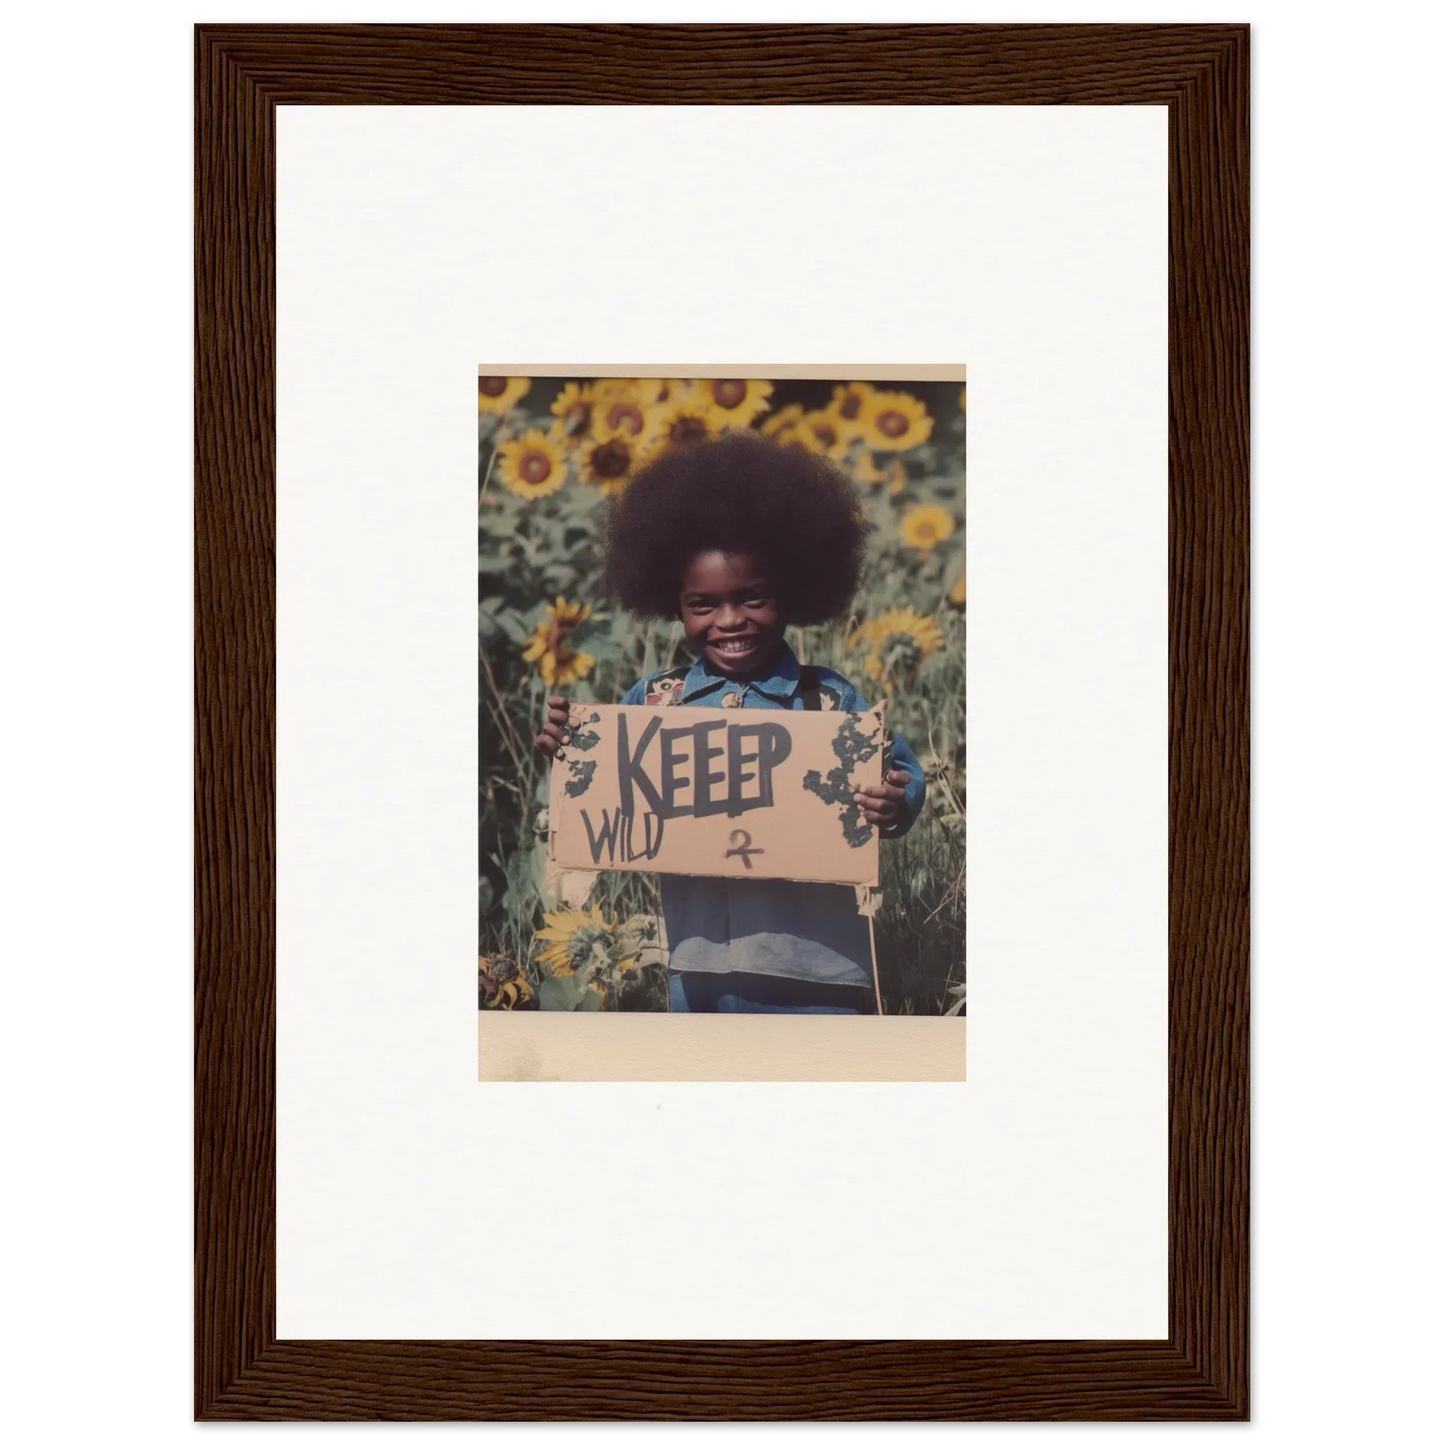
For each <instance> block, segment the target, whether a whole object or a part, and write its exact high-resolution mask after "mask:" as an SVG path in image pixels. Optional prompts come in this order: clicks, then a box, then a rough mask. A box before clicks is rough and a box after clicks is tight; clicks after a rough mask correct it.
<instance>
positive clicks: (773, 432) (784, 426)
mask: <svg viewBox="0 0 1445 1445" xmlns="http://www.w3.org/2000/svg"><path fill="white" fill-rule="evenodd" d="M802 419H803V408H802V407H801V406H799V405H798V403H797V402H795V401H794V402H790V403H789V404H788V405H787V406H785V407H783V408H782V409H781V410H780V411H775V412H774V413H773V414H772V415H771V416H770V417H769V418H768V419H767V420H766V421H765V422H764V423H763V425H762V428H761V430H762V433H763V435H764V436H765V437H777V439H778V440H779V441H780V442H783V441H789V440H790V439H791V438H792V435H793V433H794V432H795V431H797V429H798V423H799V422H800V421H802Z"/></svg>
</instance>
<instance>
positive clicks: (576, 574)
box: [477, 369, 967, 1030]
mask: <svg viewBox="0 0 1445 1445" xmlns="http://www.w3.org/2000/svg"><path fill="white" fill-rule="evenodd" d="M966 399H967V392H966V383H965V380H964V376H963V372H962V370H961V369H959V370H958V371H957V372H956V373H954V374H953V375H952V376H951V377H950V378H949V379H947V380H939V379H937V378H936V376H932V377H925V376H922V375H921V376H920V378H919V379H907V378H905V377H900V376H898V375H896V374H895V373H894V372H892V371H890V372H889V373H888V374H887V375H886V376H884V375H881V374H875V375H874V376H872V377H866V376H860V377H857V378H849V379H846V380H839V379H836V378H810V377H799V376H782V375H778V374H776V373H775V374H773V375H771V376H767V375H762V374H758V375H737V376H732V375H727V376H707V377H699V376H693V377H688V376H681V377H664V376H660V375H658V376H640V375H598V374H595V373H591V374H589V373H586V372H584V371H581V370H579V371H578V373H577V374H575V375H568V376H561V375H549V376H542V375H536V374H533V375H491V374H481V375H479V377H478V382H477V403H478V437H479V454H478V505H477V536H478V633H479V638H478V640H479V650H478V692H479V707H478V742H479V753H478V759H479V798H478V826H479V859H480V875H481V876H480V880H479V948H478V1001H479V1007H480V1008H481V1010H483V1011H484V1012H486V1013H500V1012H512V1013H532V1012H544V1013H545V1012H559V1013H633V1014H638V1013H642V1014H658V1015H667V1014H681V1013H687V1014H697V1013H730V1014H808V1015H822V1014H829V1015H856V1016H868V1015H874V1016H876V1015H879V1014H884V1015H913V1016H919V1017H934V1018H940V1017H941V1018H950V1019H959V1020H960V1021H961V1020H962V1018H963V1017H964V1015H965V1014H966V1008H967V1004H966V1000H967V974H966V956H965V917H966V907H967V901H966V886H965V878H966V869H965V856H966V803H967V787H966V778H967V759H966V737H967V730H966V687H965V678H966V658H967V649H966V644H965V634H966V618H967V579H966V574H965V550H964V540H965V521H966V505H965V502H966V484H965V476H966V466H965V455H966V440H967V405H966ZM958 1027H959V1029H960V1030H961V1029H962V1027H963V1025H962V1022H960V1023H959V1025H958Z"/></svg>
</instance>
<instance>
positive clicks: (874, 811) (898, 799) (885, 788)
mask: <svg viewBox="0 0 1445 1445" xmlns="http://www.w3.org/2000/svg"><path fill="white" fill-rule="evenodd" d="M907 782H908V774H907V773H901V772H899V771H898V769H897V768H894V769H893V771H892V772H891V773H889V774H888V776H887V777H886V778H884V779H883V784H882V786H881V787H877V788H864V789H863V791H862V792H861V793H854V794H853V801H854V802H855V803H859V804H861V805H862V808H863V816H864V817H865V818H866V819H867V820H868V821H869V822H870V823H872V824H873V826H874V827H875V828H892V827H894V826H895V825H896V824H898V823H901V822H902V821H903V796H904V794H903V789H904V787H905V786H906V785H907Z"/></svg>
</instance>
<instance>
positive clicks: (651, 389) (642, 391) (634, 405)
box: [592, 381, 658, 445]
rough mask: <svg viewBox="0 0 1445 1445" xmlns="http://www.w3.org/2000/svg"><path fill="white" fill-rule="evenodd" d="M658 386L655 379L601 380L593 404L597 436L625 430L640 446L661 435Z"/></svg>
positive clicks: (594, 430)
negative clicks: (659, 432)
mask: <svg viewBox="0 0 1445 1445" xmlns="http://www.w3.org/2000/svg"><path fill="white" fill-rule="evenodd" d="M604 386H605V390H604V389H603V388H604ZM657 386H658V383H657V382H655V381H613V382H610V383H603V382H598V383H597V390H596V392H595V397H596V400H595V402H594V404H593V407H592V432H593V435H595V436H602V435H604V434H608V435H610V434H611V433H613V432H619V431H621V432H626V433H627V435H628V436H630V437H631V438H632V439H633V441H635V442H637V443H638V444H639V445H647V444H648V443H650V442H651V441H652V440H653V439H654V438H655V436H656V435H657V408H658V403H657Z"/></svg>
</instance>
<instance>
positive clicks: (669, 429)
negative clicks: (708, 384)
mask: <svg viewBox="0 0 1445 1445" xmlns="http://www.w3.org/2000/svg"><path fill="white" fill-rule="evenodd" d="M653 416H654V418H655V420H656V425H657V431H656V433H655V435H654V436H653V438H652V441H653V444H654V445H655V446H657V447H673V446H682V445H685V444H686V443H688V442H701V441H706V440H707V439H708V438H709V437H714V436H716V435H717V434H718V430H719V424H718V421H717V419H716V416H715V414H714V411H713V406H712V403H711V402H710V401H709V400H708V399H707V397H706V396H704V395H703V394H702V393H700V392H693V391H684V392H682V393H681V394H676V393H675V394H674V395H673V397H672V400H670V401H666V402H664V403H663V404H662V406H661V407H660V408H659V409H658V410H657V411H656V412H654V413H653Z"/></svg>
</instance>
